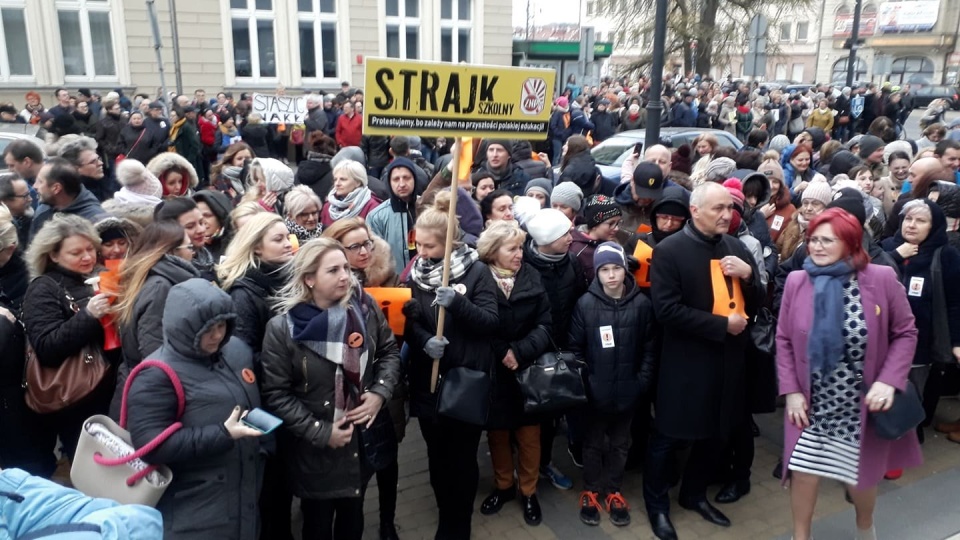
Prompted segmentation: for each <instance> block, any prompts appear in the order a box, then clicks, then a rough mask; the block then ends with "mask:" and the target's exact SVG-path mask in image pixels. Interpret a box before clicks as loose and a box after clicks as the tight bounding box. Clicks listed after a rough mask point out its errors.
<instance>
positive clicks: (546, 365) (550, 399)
mask: <svg viewBox="0 0 960 540" xmlns="http://www.w3.org/2000/svg"><path fill="white" fill-rule="evenodd" d="M539 328H543V327H542V326H541V327H539ZM543 330H544V331H545V332H546V333H547V337H548V338H549V339H550V344H551V345H552V346H553V350H552V351H547V352H545V353H543V354H542V355H540V357H539V358H537V359H536V360H535V361H534V362H533V363H532V364H530V365H529V366H527V367H526V368H524V369H523V370H521V371H518V372H517V374H516V377H517V382H518V383H520V393H521V394H522V395H523V412H524V413H527V414H541V413H555V412H559V411H564V410H567V409H572V408H573V407H577V406H579V405H585V404H586V403H587V391H586V387H585V386H584V384H583V374H582V373H581V368H582V367H583V363H582V362H579V361H578V360H577V359H576V357H575V356H574V354H573V353H572V352H564V351H561V350H560V348H559V347H557V344H556V343H555V342H554V341H553V337H551V336H550V332H547V330H546V328H543Z"/></svg>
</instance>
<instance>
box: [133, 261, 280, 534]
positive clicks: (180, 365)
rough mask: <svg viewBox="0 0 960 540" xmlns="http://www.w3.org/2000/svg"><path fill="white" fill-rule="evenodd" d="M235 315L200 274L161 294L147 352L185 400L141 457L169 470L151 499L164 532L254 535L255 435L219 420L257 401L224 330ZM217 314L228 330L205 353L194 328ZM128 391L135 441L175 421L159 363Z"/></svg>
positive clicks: (247, 354)
mask: <svg viewBox="0 0 960 540" xmlns="http://www.w3.org/2000/svg"><path fill="white" fill-rule="evenodd" d="M235 319H236V313H235V311H234V308H233V300H231V299H230V296H229V295H228V294H227V293H225V292H223V291H222V290H220V289H218V288H217V287H216V286H215V285H212V284H211V283H210V282H208V281H204V280H202V279H198V278H195V279H190V280H187V281H185V282H183V283H180V284H178V285H175V286H174V287H173V288H171V289H170V292H169V294H168V295H167V303H166V306H165V308H164V311H163V345H161V347H160V348H159V349H158V350H157V351H155V352H154V353H152V354H150V355H149V358H151V359H158V360H161V361H163V362H166V363H167V364H168V365H170V367H172V368H173V370H174V371H175V372H176V373H177V375H178V376H179V378H180V382H181V383H182V384H183V390H184V395H185V403H186V407H185V409H184V414H183V417H182V418H181V419H180V421H181V422H182V423H183V427H182V428H181V429H180V430H179V431H176V432H175V433H174V434H173V435H171V436H170V438H169V439H167V440H166V441H165V442H164V443H163V444H161V445H159V446H158V447H157V448H156V450H154V451H153V452H151V453H150V454H147V457H146V459H145V461H147V462H148V463H162V464H165V465H167V466H169V467H170V468H171V469H172V471H173V483H172V484H171V485H170V487H169V488H168V489H167V491H166V493H164V495H163V497H162V498H161V499H160V502H159V503H158V504H157V509H158V510H160V512H161V513H162V514H163V529H164V538H177V539H178V540H210V539H212V538H217V539H218V540H220V539H222V540H254V539H255V538H257V519H258V512H257V498H258V496H259V492H260V484H261V476H262V469H263V467H262V459H261V456H260V443H261V441H260V439H257V438H249V437H248V438H242V439H239V440H236V441H234V440H233V439H232V438H231V437H230V435H229V433H228V432H227V430H226V428H225V427H224V425H223V423H224V421H225V420H226V419H227V418H228V417H229V416H230V414H231V412H232V411H233V408H234V407H240V408H241V409H243V410H250V409H253V408H255V407H259V406H260V393H259V389H258V387H257V381H256V380H255V378H254V376H253V352H252V351H251V350H250V347H248V346H247V345H246V344H244V343H243V342H241V341H240V340H239V339H236V338H232V337H231V334H232V331H233V328H234V322H235ZM221 321H225V322H226V323H227V333H226V336H225V337H224V339H223V341H222V342H221V345H220V350H219V351H218V352H217V353H215V354H207V353H204V352H203V351H202V350H201V348H200V340H201V337H202V336H203V334H204V333H206V332H207V331H208V330H210V329H211V328H213V327H214V325H216V324H217V323H219V322H221ZM128 399H129V403H128V411H129V416H128V419H127V421H128V424H127V427H128V429H129V430H130V435H131V437H132V439H133V444H134V446H136V447H137V448H140V447H143V446H144V445H146V444H147V443H148V442H150V441H151V440H153V438H154V437H156V436H157V434H159V433H160V432H162V431H163V430H164V429H166V428H167V427H168V426H170V425H171V424H173V423H174V422H175V421H176V416H177V398H176V394H175V392H174V390H173V386H172V384H171V383H170V380H169V379H168V378H167V376H166V375H165V374H164V373H163V372H162V371H161V370H159V369H155V368H148V369H146V370H144V371H142V372H141V373H140V374H139V375H137V376H136V379H135V380H134V382H133V384H132V386H131V390H130V394H129V396H128Z"/></svg>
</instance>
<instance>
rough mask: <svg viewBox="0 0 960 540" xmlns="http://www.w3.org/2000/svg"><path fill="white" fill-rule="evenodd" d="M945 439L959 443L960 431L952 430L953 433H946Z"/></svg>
mask: <svg viewBox="0 0 960 540" xmlns="http://www.w3.org/2000/svg"><path fill="white" fill-rule="evenodd" d="M947 440H948V441H950V442H955V443H957V444H960V431H954V432H953V433H948V434H947Z"/></svg>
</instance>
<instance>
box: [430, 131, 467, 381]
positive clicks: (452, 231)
mask: <svg viewBox="0 0 960 540" xmlns="http://www.w3.org/2000/svg"><path fill="white" fill-rule="evenodd" d="M462 145H463V141H462V140H461V138H460V137H457V139H456V142H455V143H454V146H453V150H454V151H453V174H451V175H450V211H449V213H448V214H447V243H446V246H444V250H443V279H442V281H441V284H442V286H443V287H446V286H448V285H449V284H450V257H451V255H452V254H453V242H454V241H455V240H456V239H457V232H459V231H458V227H457V189H458V188H459V187H460V185H459V183H460V179H459V178H458V177H459V174H460V147H461V146H462ZM446 318H447V310H446V309H445V308H444V307H443V306H440V312H439V314H438V315H437V338H438V339H439V338H442V337H443V326H444V323H445V322H446ZM439 377H440V359H439V358H434V359H433V370H432V371H431V373H430V393H435V392H436V391H437V379H438V378H439Z"/></svg>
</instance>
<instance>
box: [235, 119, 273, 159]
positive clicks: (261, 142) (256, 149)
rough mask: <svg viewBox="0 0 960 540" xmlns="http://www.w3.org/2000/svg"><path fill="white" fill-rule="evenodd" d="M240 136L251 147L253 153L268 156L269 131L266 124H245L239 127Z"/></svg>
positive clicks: (258, 155)
mask: <svg viewBox="0 0 960 540" xmlns="http://www.w3.org/2000/svg"><path fill="white" fill-rule="evenodd" d="M240 137H242V138H243V142H245V143H247V144H248V145H250V148H253V155H255V156H257V157H262V158H263V157H270V146H268V144H267V139H268V138H269V137H270V133H269V132H268V130H267V125H266V124H247V125H245V126H243V128H241V129H240Z"/></svg>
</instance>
